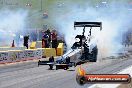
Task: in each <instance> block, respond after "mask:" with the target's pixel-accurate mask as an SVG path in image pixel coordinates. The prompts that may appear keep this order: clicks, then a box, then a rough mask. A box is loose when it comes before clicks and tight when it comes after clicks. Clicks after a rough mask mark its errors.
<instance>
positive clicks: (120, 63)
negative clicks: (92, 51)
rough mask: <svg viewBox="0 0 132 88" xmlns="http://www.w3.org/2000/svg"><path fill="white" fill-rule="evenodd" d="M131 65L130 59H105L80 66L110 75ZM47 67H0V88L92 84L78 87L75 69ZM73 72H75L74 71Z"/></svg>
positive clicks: (68, 87) (31, 64) (67, 87)
mask: <svg viewBox="0 0 132 88" xmlns="http://www.w3.org/2000/svg"><path fill="white" fill-rule="evenodd" d="M130 65H132V57H131V56H130V57H128V58H123V59H122V58H119V59H107V60H102V61H100V62H96V63H92V62H89V63H85V64H83V65H82V67H83V68H85V69H86V70H87V73H94V74H95V73H96V74H101V73H105V74H107V73H108V74H111V73H118V72H119V71H120V70H122V69H125V68H127V67H128V66H130ZM48 68H49V67H48V66H40V67H38V66H37V62H27V63H21V64H14V65H9V66H1V67H0V88H88V87H89V86H91V85H92V84H85V85H84V86H80V85H79V84H77V82H76V70H77V68H78V67H76V68H70V69H69V70H68V71H67V70H63V69H60V70H48ZM74 70H75V71H74Z"/></svg>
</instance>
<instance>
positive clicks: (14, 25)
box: [0, 9, 27, 46]
mask: <svg viewBox="0 0 132 88" xmlns="http://www.w3.org/2000/svg"><path fill="white" fill-rule="evenodd" d="M26 19H27V11H25V10H17V11H13V10H7V9H4V10H0V41H1V42H0V46H11V43H12V41H13V40H15V43H17V45H16V44H15V45H16V46H18V43H19V36H20V35H22V33H23V32H24V31H26V29H25V27H26ZM3 41H4V42H3Z"/></svg>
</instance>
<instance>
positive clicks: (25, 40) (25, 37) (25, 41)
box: [24, 35, 29, 49]
mask: <svg viewBox="0 0 132 88" xmlns="http://www.w3.org/2000/svg"><path fill="white" fill-rule="evenodd" d="M28 40H29V35H27V36H24V46H26V47H27V49H28Z"/></svg>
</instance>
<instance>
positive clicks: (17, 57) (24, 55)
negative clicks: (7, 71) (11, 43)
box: [0, 49, 42, 64]
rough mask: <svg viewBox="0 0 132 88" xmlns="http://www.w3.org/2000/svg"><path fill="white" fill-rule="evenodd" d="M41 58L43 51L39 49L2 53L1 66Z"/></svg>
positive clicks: (0, 52) (0, 53) (0, 54)
mask: <svg viewBox="0 0 132 88" xmlns="http://www.w3.org/2000/svg"><path fill="white" fill-rule="evenodd" d="M41 58H42V50H39V49H25V50H8V51H0V64H2V63H11V62H19V61H25V60H33V59H41Z"/></svg>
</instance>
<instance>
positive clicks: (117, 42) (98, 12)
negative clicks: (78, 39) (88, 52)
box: [55, 2, 132, 58]
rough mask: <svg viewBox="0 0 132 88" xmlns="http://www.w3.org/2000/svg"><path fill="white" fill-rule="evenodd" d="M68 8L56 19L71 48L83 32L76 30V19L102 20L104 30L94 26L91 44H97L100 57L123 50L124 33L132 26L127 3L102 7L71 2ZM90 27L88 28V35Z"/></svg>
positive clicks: (115, 3) (114, 3)
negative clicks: (76, 4) (77, 4)
mask: <svg viewBox="0 0 132 88" xmlns="http://www.w3.org/2000/svg"><path fill="white" fill-rule="evenodd" d="M105 4H106V3H105ZM66 8H67V9H68V10H67V12H66V13H65V14H64V15H61V16H59V17H58V18H57V19H56V20H55V21H56V24H57V25H58V26H59V27H60V32H61V33H63V34H64V35H65V40H66V43H67V45H68V47H69V48H70V47H71V46H72V44H73V43H74V42H75V41H74V40H75V36H76V35H77V34H82V31H83V30H81V29H77V30H74V28H73V27H74V21H80V22H81V21H84V22H90V21H92V22H96V21H97V22H102V31H99V28H93V31H92V35H93V36H92V41H91V44H92V43H93V44H97V47H98V50H99V55H98V57H99V58H104V57H108V56H112V55H116V54H117V53H119V52H122V49H123V48H122V35H123V33H125V32H126V31H127V30H128V29H130V28H131V22H132V19H131V16H132V12H131V11H129V10H128V8H127V7H126V4H124V3H118V2H112V3H107V5H105V6H102V7H101V6H95V7H92V6H89V5H84V6H79V7H78V6H75V5H74V4H71V5H70V6H68V7H66ZM89 29H90V28H87V29H86V30H87V31H86V33H85V34H86V36H87V35H88V34H87V33H88V31H89Z"/></svg>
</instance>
